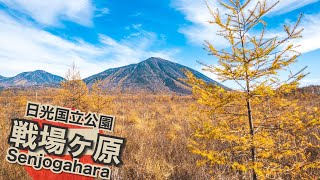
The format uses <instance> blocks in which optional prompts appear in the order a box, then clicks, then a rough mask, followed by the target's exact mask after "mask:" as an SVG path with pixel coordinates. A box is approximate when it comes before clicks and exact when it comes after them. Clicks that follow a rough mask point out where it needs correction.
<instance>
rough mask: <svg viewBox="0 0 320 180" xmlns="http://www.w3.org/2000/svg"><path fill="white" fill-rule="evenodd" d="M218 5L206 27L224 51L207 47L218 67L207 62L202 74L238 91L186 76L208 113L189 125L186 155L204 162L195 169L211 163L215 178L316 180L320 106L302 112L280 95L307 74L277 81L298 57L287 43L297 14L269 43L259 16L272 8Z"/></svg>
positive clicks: (296, 34)
mask: <svg viewBox="0 0 320 180" xmlns="http://www.w3.org/2000/svg"><path fill="white" fill-rule="evenodd" d="M254 3H255V4H254ZM220 4H221V5H222V6H223V7H224V8H225V10H224V12H225V14H223V15H221V14H220V12H219V10H216V11H213V10H211V9H210V7H209V10H210V13H211V14H212V17H213V20H212V21H210V23H212V24H214V25H217V26H218V27H219V28H220V31H219V35H221V36H223V37H224V38H225V39H226V40H227V41H228V43H229V45H230V49H227V50H225V49H222V50H218V49H216V48H215V46H214V44H210V43H209V42H207V44H206V47H207V49H208V51H209V52H210V54H212V55H214V56H215V57H217V58H218V65H217V66H210V65H206V69H205V70H207V71H210V72H212V73H214V74H216V75H217V76H218V77H219V79H221V80H223V81H226V80H231V81H234V82H236V83H237V84H238V85H239V88H240V89H241V90H239V91H226V90H225V89H223V88H221V87H217V86H214V85H210V84H206V83H204V82H203V81H201V80H198V79H196V78H195V77H194V76H193V75H192V73H190V72H186V74H187V76H188V82H189V83H190V84H191V85H192V86H193V92H194V94H195V96H196V97H197V98H198V102H199V103H200V104H201V105H202V106H200V107H197V110H199V111H201V112H203V113H205V114H206V115H207V116H206V118H203V117H202V118H200V120H197V121H196V122H195V123H194V128H195V132H194V134H193V137H192V141H191V143H190V148H191V150H192V152H193V153H195V154H198V155H201V156H202V157H203V160H202V161H199V164H200V165H209V166H212V168H213V170H212V171H213V172H214V174H215V176H216V177H217V172H219V174H222V175H228V174H229V175H230V174H235V175H237V177H238V178H249V177H251V178H252V179H257V178H259V179H266V178H268V179H269V178H276V179H278V178H289V179H293V178H301V179H311V178H316V177H318V176H319V172H318V171H319V167H320V160H319V158H315V156H314V153H316V152H319V148H320V146H319V124H320V119H319V115H320V114H319V109H318V108H316V107H309V108H305V107H302V106H301V105H300V104H299V103H298V101H297V100H292V99H290V98H288V97H287V96H286V95H287V94H289V93H291V92H292V91H294V90H296V88H297V86H298V84H299V80H301V79H302V78H303V77H304V76H305V75H306V74H303V70H304V69H303V70H301V71H299V72H297V73H295V74H292V73H291V72H290V73H289V76H288V79H286V80H281V79H280V78H279V73H280V72H281V71H284V72H287V71H289V65H291V64H293V63H294V62H296V59H297V57H298V56H299V55H300V53H298V52H297V51H296V47H297V46H295V45H293V44H290V41H291V40H292V39H295V38H300V37H301V32H302V29H299V28H298V25H299V23H300V19H301V17H299V19H298V21H297V23H296V24H294V25H293V26H292V27H290V26H287V25H285V26H284V32H285V36H284V37H282V38H279V37H271V38H269V37H266V36H265V29H266V26H267V24H266V23H265V22H264V21H263V20H262V18H263V16H264V15H265V14H266V13H268V12H269V11H270V10H271V9H272V8H274V7H275V6H276V5H277V3H275V4H269V3H268V2H267V1H259V2H257V1H251V0H246V1H245V2H243V3H242V2H240V0H229V1H223V2H222V1H221V2H220ZM253 4H254V5H253ZM252 5H253V6H252ZM249 7H252V8H251V9H249ZM257 29H261V32H260V34H256V32H257ZM312 139H313V140H312ZM314 139H317V140H314ZM225 177H226V176H225Z"/></svg>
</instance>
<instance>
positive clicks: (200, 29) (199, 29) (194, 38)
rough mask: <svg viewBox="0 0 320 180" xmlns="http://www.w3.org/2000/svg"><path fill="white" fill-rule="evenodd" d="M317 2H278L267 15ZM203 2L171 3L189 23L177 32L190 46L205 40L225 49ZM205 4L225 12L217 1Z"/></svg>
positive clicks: (201, 0)
mask: <svg viewBox="0 0 320 180" xmlns="http://www.w3.org/2000/svg"><path fill="white" fill-rule="evenodd" d="M258 1H260V0H254V1H252V3H250V4H249V6H248V9H252V7H253V6H254V5H255V3H256V2H258ZM277 1H278V0H268V3H269V5H271V4H274V3H275V2H277ZM317 1H319V0H290V1H289V0H280V3H279V4H277V6H276V7H275V8H274V9H273V10H272V11H271V12H269V13H268V16H275V15H279V14H284V13H287V12H290V11H293V10H295V9H298V8H300V7H303V6H306V5H308V4H311V3H314V2H317ZM205 2H206V1H203V0H173V1H172V6H173V7H174V8H175V9H177V10H178V11H180V12H181V13H182V14H183V15H184V16H185V19H186V20H187V21H189V22H190V23H191V25H184V26H183V27H181V28H180V29H179V31H180V32H181V33H183V34H184V35H185V36H186V37H187V39H188V41H189V42H191V43H192V44H195V45H202V44H203V43H204V40H207V41H209V42H210V43H212V44H213V45H215V46H216V47H219V48H225V47H226V46H227V43H226V40H225V39H224V38H222V37H220V36H218V35H217V32H218V30H219V28H218V27H217V26H216V25H213V24H209V23H208V21H210V20H212V17H211V15H210V13H209V11H208V8H207V7H206V4H205ZM207 2H208V3H209V7H210V8H211V9H212V10H214V11H215V10H216V9H219V11H220V13H221V14H222V13H225V12H226V9H225V8H223V7H222V6H221V5H220V4H219V3H218V1H207ZM309 20H310V19H309ZM317 20H318V19H314V20H313V21H317ZM316 27H317V26H313V28H312V29H315V28H316ZM312 31H314V30H312ZM310 40H311V39H310ZM313 42H315V41H313ZM318 42H319V41H318ZM311 45H312V43H311Z"/></svg>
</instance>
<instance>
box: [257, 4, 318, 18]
mask: <svg viewBox="0 0 320 180" xmlns="http://www.w3.org/2000/svg"><path fill="white" fill-rule="evenodd" d="M256 1H258V0H256ZM277 1H279V0H268V3H269V4H274V3H276V2H277ZM318 1H319V0H280V2H279V3H278V4H277V5H276V6H275V7H274V9H272V10H271V11H270V13H269V16H273V15H280V14H285V13H288V12H290V11H293V10H296V9H299V8H301V7H303V6H306V5H308V4H312V3H314V2H318Z"/></svg>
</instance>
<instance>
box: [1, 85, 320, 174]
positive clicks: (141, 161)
mask: <svg viewBox="0 0 320 180" xmlns="http://www.w3.org/2000/svg"><path fill="white" fill-rule="evenodd" d="M60 95H61V93H60V92H59V90H56V89H45V90H38V91H37V92H35V91H20V90H5V91H2V92H1V93H0V119H1V121H0V131H1V136H0V147H1V152H0V179H8V180H11V179H21V180H23V179H30V177H29V176H28V174H27V173H26V172H25V171H24V169H23V167H22V166H19V165H17V164H14V165H12V164H9V163H7V162H6V161H5V160H4V159H5V154H6V149H7V148H8V147H9V146H8V144H7V138H8V135H9V131H10V119H11V118H17V117H20V118H22V117H23V114H24V109H25V105H26V102H27V101H37V102H40V103H49V104H53V105H61V106H63V105H65V104H64V102H63V101H61V97H59V96H60ZM290 98H298V99H299V101H300V102H299V103H301V104H303V105H304V106H305V107H308V106H312V107H320V96H319V95H295V96H293V97H290ZM101 102H103V105H102V106H101V107H99V111H100V112H101V113H106V114H112V115H115V116H116V127H115V133H113V135H116V136H120V137H125V138H126V139H127V144H126V147H125V150H124V153H123V157H122V159H123V161H124V165H122V166H121V167H119V168H115V167H112V179H181V180H188V179H199V180H202V179H211V178H212V177H214V179H238V178H239V177H238V176H237V174H232V173H231V174H230V175H228V176H218V175H219V172H211V171H210V167H207V166H197V160H199V158H200V157H198V156H197V155H195V154H192V153H191V152H190V150H189V149H188V143H189V139H190V136H191V135H192V133H193V129H192V126H191V125H192V122H193V121H194V120H195V118H199V117H201V114H200V112H197V111H191V108H190V107H191V106H193V105H194V104H195V103H196V100H195V99H194V98H193V97H192V96H177V95H148V94H138V95H112V96H102V97H100V98H99V102H97V99H96V98H94V97H91V95H90V94H89V95H87V97H86V98H85V99H84V101H83V103H82V104H85V106H83V107H82V109H81V110H83V111H97V107H98V104H97V103H101ZM318 131H319V130H318ZM210 172H211V174H210Z"/></svg>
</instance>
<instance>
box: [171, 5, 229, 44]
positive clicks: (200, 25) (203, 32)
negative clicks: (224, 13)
mask: <svg viewBox="0 0 320 180" xmlns="http://www.w3.org/2000/svg"><path fill="white" fill-rule="evenodd" d="M208 3H209V5H210V8H211V9H213V10H215V9H216V8H219V9H220V10H223V8H222V7H221V6H220V5H219V4H218V1H210V2H208ZM172 6H173V7H174V8H176V9H177V10H178V11H180V12H181V13H182V14H184V15H185V19H186V20H187V21H189V22H191V23H192V24H191V25H185V26H183V27H181V28H180V29H179V31H180V32H181V33H183V34H184V35H185V36H186V37H187V39H188V40H189V41H190V42H191V43H193V44H196V45H202V44H203V43H204V40H207V41H209V42H210V43H213V44H214V45H216V46H219V47H225V45H226V40H225V39H224V38H222V37H220V36H218V35H217V31H218V30H219V29H218V27H217V26H216V25H214V24H209V23H208V21H210V20H212V17H211V15H210V13H209V11H208V8H207V6H206V4H205V1H202V0H175V1H173V3H172Z"/></svg>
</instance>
